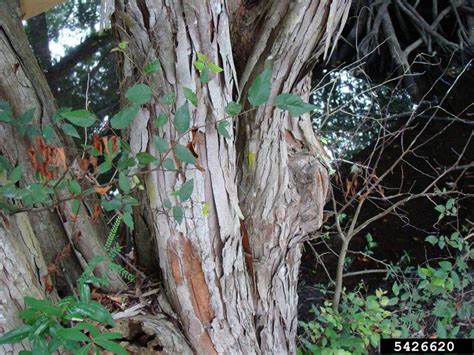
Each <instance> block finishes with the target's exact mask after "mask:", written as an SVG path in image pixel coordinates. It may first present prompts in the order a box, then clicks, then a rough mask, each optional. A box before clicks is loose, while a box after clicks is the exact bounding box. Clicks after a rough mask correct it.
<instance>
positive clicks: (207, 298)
mask: <svg viewBox="0 0 474 355" xmlns="http://www.w3.org/2000/svg"><path fill="white" fill-rule="evenodd" d="M348 9H349V1H345V0H338V1H266V2H263V1H262V2H259V1H227V2H226V1H219V0H210V1H207V2H201V1H190V0H189V1H178V0H176V1H171V2H169V1H135V0H132V1H122V0H116V1H115V13H114V24H115V29H116V31H117V34H118V36H119V38H120V40H121V41H127V42H128V52H129V54H128V55H127V56H125V57H124V58H123V63H122V69H123V79H124V80H123V81H122V83H123V85H124V91H125V88H126V87H127V86H129V85H132V84H134V83H136V82H138V81H143V80H145V78H144V77H142V76H140V74H139V73H140V72H141V68H143V66H144V65H145V64H146V63H148V62H151V61H153V60H155V59H157V58H159V59H160V61H161V65H162V70H161V71H160V72H159V73H157V74H155V75H154V77H153V78H152V80H151V82H150V84H151V86H152V89H153V92H154V98H153V99H152V102H151V103H150V104H149V105H147V106H145V107H144V108H143V109H142V110H141V111H140V112H139V114H138V116H137V117H136V118H135V121H134V122H133V124H132V126H131V129H130V132H129V137H130V145H131V148H132V150H133V152H135V153H137V152H144V151H147V152H149V153H151V154H152V155H154V156H156V157H157V158H160V154H159V152H158V151H156V149H155V147H154V145H153V137H152V135H153V134H159V135H161V136H162V137H164V138H165V139H167V140H175V141H178V142H179V143H181V144H183V145H188V146H189V147H192V149H193V150H194V152H195V153H196V155H197V159H198V165H199V167H200V169H196V168H195V167H194V166H192V167H191V166H186V165H182V166H180V165H177V166H178V168H179V169H178V172H175V171H161V170H158V171H152V172H150V173H148V174H147V175H146V177H145V184H146V189H145V190H146V196H143V203H142V204H141V207H140V210H139V211H138V214H140V215H141V216H142V217H143V220H144V221H146V222H145V224H146V225H148V226H149V231H150V233H149V235H150V236H151V238H152V240H153V242H154V244H155V246H156V251H157V255H158V258H159V265H160V270H161V273H162V275H163V279H164V285H165V288H166V290H167V293H168V296H169V299H170V301H171V303H172V305H173V307H174V309H175V311H176V312H177V314H178V317H179V319H180V321H181V324H182V326H183V329H184V331H185V333H186V335H187V338H188V340H189V341H190V343H191V345H192V346H193V348H194V349H195V351H196V352H197V353H200V354H213V353H222V354H224V353H225V354H253V353H266V354H284V353H294V352H295V336H296V327H297V307H296V305H297V293H296V285H297V279H298V267H299V263H300V256H301V251H300V242H301V240H302V238H303V236H305V235H306V234H307V233H309V232H312V231H315V230H316V229H318V228H319V227H320V225H321V223H322V209H323V206H324V204H325V200H326V193H327V187H328V177H327V173H326V169H325V167H324V166H323V164H322V163H321V161H320V159H321V154H322V152H319V151H318V141H317V139H316V137H315V136H314V134H313V132H312V129H311V122H310V118H309V115H303V116H302V117H299V118H292V117H289V116H288V114H287V113H286V112H283V111H281V110H279V109H275V108H274V107H273V105H271V104H272V103H273V100H274V98H275V96H276V95H278V94H280V93H282V92H295V93H298V94H300V95H302V96H303V97H306V98H307V97H308V96H309V85H310V79H309V75H307V73H309V72H310V68H311V63H312V62H313V63H314V61H315V60H316V59H317V58H319V57H321V56H322V55H323V54H324V55H325V56H327V55H329V53H330V50H331V48H332V45H331V44H332V43H333V41H335V40H336V39H337V37H338V36H339V35H340V30H341V26H342V25H343V23H344V22H345V19H346V17H347V13H348ZM197 52H201V53H204V54H205V55H206V56H207V58H208V59H209V61H210V62H213V63H216V64H218V65H219V66H221V67H222V68H223V71H222V72H221V73H219V74H215V75H212V74H211V76H210V82H209V83H208V84H207V85H202V84H201V82H200V80H199V75H198V73H197V71H196V70H195V68H194V66H193V62H194V61H195V60H196V59H197ZM266 66H271V68H272V89H271V96H270V100H269V102H268V104H269V105H267V106H262V107H259V108H258V110H253V111H249V113H248V114H246V115H245V116H239V118H237V119H236V120H235V122H233V127H234V129H233V130H232V129H231V135H232V138H231V139H227V138H224V137H223V136H221V135H219V134H218V133H217V130H216V126H215V124H216V121H218V120H221V119H223V118H224V117H225V112H224V108H225V105H226V104H227V103H228V102H230V101H232V100H234V101H239V102H241V103H242V105H243V106H244V110H245V109H250V108H251V107H250V105H249V103H248V102H247V101H246V99H245V97H246V96H247V91H248V88H249V86H250V84H251V82H252V81H253V79H255V77H256V76H257V75H258V74H259V73H260V72H261V71H263V69H264V68H265V67H266ZM184 87H187V88H190V89H192V90H193V91H194V92H196V94H197V96H198V105H197V107H196V108H193V110H192V113H191V115H192V126H193V129H192V132H191V133H190V134H187V135H185V136H182V137H179V136H177V135H176V132H175V131H174V130H173V129H171V128H170V127H165V129H160V130H157V129H156V128H155V127H154V125H153V122H154V119H155V117H156V116H157V115H158V113H160V112H163V111H164V112H166V110H167V109H166V108H165V107H163V106H162V105H160V103H159V101H158V98H159V97H160V96H161V95H163V94H164V93H167V92H173V93H174V94H175V95H176V98H177V102H176V107H180V106H181V105H182V104H183V103H184V102H185V97H184V94H183V91H182V89H183V88H184ZM231 127H232V126H231ZM177 164H178V163H177ZM191 178H192V179H194V192H193V195H192V202H191V203H189V204H188V205H187V206H186V208H185V219H184V222H183V223H181V224H177V223H176V222H175V221H174V220H173V219H172V218H170V217H169V215H168V214H167V213H166V212H164V211H165V210H166V209H165V208H164V205H163V203H164V201H165V199H168V198H170V193H171V192H172V191H176V190H177V189H178V188H179V186H181V185H182V184H183V183H184V182H185V181H187V180H189V179H191ZM204 202H207V203H208V204H209V214H208V216H203V213H202V206H203V203H204Z"/></svg>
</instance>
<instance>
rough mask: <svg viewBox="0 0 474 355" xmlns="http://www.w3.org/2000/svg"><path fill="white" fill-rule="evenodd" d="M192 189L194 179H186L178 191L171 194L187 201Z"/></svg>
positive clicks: (182, 200)
mask: <svg viewBox="0 0 474 355" xmlns="http://www.w3.org/2000/svg"><path fill="white" fill-rule="evenodd" d="M193 189H194V179H190V180H188V181H186V182H185V183H184V184H183V185H182V186H181V187H180V188H179V190H178V191H175V192H173V193H172V194H171V195H173V196H178V197H179V200H180V201H181V202H184V201H187V200H189V199H190V198H191V195H192V193H193Z"/></svg>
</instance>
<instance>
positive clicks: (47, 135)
mask: <svg viewBox="0 0 474 355" xmlns="http://www.w3.org/2000/svg"><path fill="white" fill-rule="evenodd" d="M53 135H54V129H53V127H52V126H50V125H48V126H44V127H43V137H44V139H45V140H46V142H47V143H48V144H51V143H52V138H53Z"/></svg>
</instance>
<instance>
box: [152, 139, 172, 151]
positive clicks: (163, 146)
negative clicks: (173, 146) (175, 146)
mask: <svg viewBox="0 0 474 355" xmlns="http://www.w3.org/2000/svg"><path fill="white" fill-rule="evenodd" d="M153 142H154V143H155V147H156V149H157V150H158V151H159V152H160V153H166V152H167V151H168V149H169V144H168V142H167V141H166V140H164V139H163V138H161V137H160V136H153Z"/></svg>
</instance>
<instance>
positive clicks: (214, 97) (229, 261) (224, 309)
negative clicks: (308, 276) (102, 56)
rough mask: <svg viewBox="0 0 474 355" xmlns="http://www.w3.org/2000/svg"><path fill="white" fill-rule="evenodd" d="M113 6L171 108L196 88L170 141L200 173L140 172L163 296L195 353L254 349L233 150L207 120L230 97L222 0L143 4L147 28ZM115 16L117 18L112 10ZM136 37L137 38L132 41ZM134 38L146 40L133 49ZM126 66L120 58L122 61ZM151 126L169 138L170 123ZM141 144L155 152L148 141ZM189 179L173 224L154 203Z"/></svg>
mask: <svg viewBox="0 0 474 355" xmlns="http://www.w3.org/2000/svg"><path fill="white" fill-rule="evenodd" d="M116 4H117V6H116V7H117V9H118V10H119V14H123V13H126V14H127V16H128V20H127V22H126V23H125V22H124V23H122V22H119V24H120V27H121V28H124V29H127V30H129V31H130V32H129V33H127V34H125V35H124V37H123V39H125V38H137V39H139V43H137V44H133V43H132V44H131V45H132V47H131V48H140V50H141V51H142V53H143V52H145V53H149V56H151V57H157V58H159V59H160V60H161V62H162V73H161V74H159V75H157V77H156V79H157V81H158V82H154V83H153V85H154V86H155V88H156V94H157V95H161V94H163V93H165V92H168V91H172V92H174V93H175V94H176V98H177V102H176V105H175V108H177V107H180V106H181V105H182V104H183V103H184V102H185V98H184V95H183V91H182V89H183V88H184V87H188V88H190V89H192V90H193V91H195V92H196V94H197V96H198V107H197V108H195V109H194V108H193V109H192V110H191V115H192V126H194V127H196V130H195V131H194V132H193V134H192V135H191V134H190V135H187V136H185V137H182V138H181V139H180V143H181V144H184V145H186V144H188V143H189V142H190V141H191V140H192V144H193V147H194V150H195V151H196V152H197V154H198V155H199V156H198V161H199V165H201V166H202V167H203V168H204V171H203V172H200V171H199V170H197V169H195V168H194V167H191V166H189V167H188V166H186V165H182V173H176V172H172V171H171V172H162V171H161V172H158V173H154V174H150V175H149V176H147V178H146V190H147V195H148V203H150V205H151V207H152V211H153V216H152V217H151V218H152V219H153V220H152V221H150V222H152V223H150V225H154V229H155V238H156V243H157V251H158V255H159V259H160V267H161V270H162V273H163V277H164V282H165V285H166V289H167V290H168V293H169V298H170V300H171V303H172V304H173V306H174V308H175V309H176V311H177V313H178V315H179V316H180V320H181V322H182V323H183V328H184V329H185V331H186V333H187V335H188V338H189V340H190V342H191V344H192V345H193V347H194V348H195V350H196V351H197V352H198V353H209V352H212V350H214V351H216V352H218V353H233V354H238V353H241V354H251V353H254V352H258V344H257V342H256V337H255V331H254V329H253V313H254V312H253V306H252V296H251V293H250V292H249V284H248V279H247V275H246V271H245V266H244V261H243V254H242V250H241V241H240V238H241V237H240V231H239V226H240V224H239V217H241V214H240V209H239V206H238V197H237V189H236V185H235V180H236V178H235V172H236V168H235V149H234V146H233V142H232V141H231V140H227V139H225V138H223V137H222V136H220V135H218V133H217V130H216V127H215V124H216V121H217V120H220V119H222V118H224V107H225V104H226V103H227V102H229V101H231V100H232V94H233V90H234V89H235V87H236V78H235V77H234V75H235V68H234V64H233V59H232V58H233V57H232V52H231V48H232V46H231V44H230V41H229V37H228V36H225V35H223V34H226V33H227V34H228V33H229V29H228V26H229V23H228V19H227V13H226V8H225V6H224V3H223V2H221V1H217V0H213V1H209V2H208V3H207V4H205V5H204V6H203V3H202V2H199V1H174V2H171V3H166V4H165V3H161V2H157V3H153V4H151V3H148V12H149V14H150V19H154V18H156V19H160V20H157V21H156V22H153V21H151V22H150V23H155V27H153V28H150V30H149V31H148V32H147V33H146V32H144V31H141V33H136V32H135V31H137V30H139V29H141V26H140V25H139V24H129V23H128V21H129V20H130V19H133V20H134V21H141V20H140V18H141V16H139V15H138V14H134V13H133V12H134V11H137V7H136V6H135V4H134V2H133V1H131V2H129V5H124V4H123V3H122V2H117V3H116ZM169 14H171V15H172V16H171V17H169V16H168V15H169ZM117 20H118V21H120V16H117ZM145 36H147V37H148V39H147V41H144V40H141V38H143V37H145ZM143 43H156V45H155V46H153V48H141V46H142V45H143ZM198 51H199V52H202V53H204V54H205V55H206V56H207V57H208V59H209V61H210V62H213V63H219V64H220V65H221V66H222V67H223V69H224V71H223V72H222V73H221V74H219V75H216V74H213V73H210V82H209V83H208V84H207V85H202V84H201V83H200V80H199V75H198V73H197V72H196V70H195V68H194V65H193V62H194V61H195V60H196V59H197V52H198ZM132 55H133V56H134V51H133V52H132ZM127 65H130V64H124V67H126V66H127ZM131 73H133V70H128V71H126V72H125V75H127V74H131ZM137 80H141V78H139V77H135V76H132V75H131V76H130V77H129V78H128V79H127V81H129V82H130V83H132V82H133V81H137ZM155 99H157V97H155ZM154 106H155V108H156V112H160V111H163V110H165V111H166V110H167V108H166V107H163V106H161V105H160V104H159V103H158V101H157V100H156V101H155V102H154ZM190 108H191V106H190ZM134 130H135V131H136V130H137V128H136V126H135V125H134V126H133V127H132V128H131V133H130V135H131V137H133V136H134V135H141V134H143V132H134ZM154 133H155V134H160V135H162V136H163V137H165V138H166V139H176V138H175V137H176V136H175V133H174V130H172V129H171V128H170V127H166V128H165V129H163V130H160V131H159V132H154ZM148 149H149V152H150V153H151V154H156V156H159V154H158V152H156V150H155V149H154V148H153V147H149V148H148ZM191 178H193V179H194V192H193V196H192V203H191V206H189V205H185V207H186V208H185V220H184V221H183V223H181V225H177V224H176V222H175V221H173V220H172V218H169V217H167V216H166V215H165V214H163V213H162V212H161V211H162V209H163V201H164V200H165V199H167V198H169V194H170V192H172V191H175V190H177V189H178V188H179V186H180V185H181V184H182V183H184V182H185V181H187V180H188V179H191ZM175 202H176V201H174V203H175ZM203 202H207V203H208V204H209V215H208V216H207V217H205V216H203V214H202V206H203V205H202V203H203ZM180 236H181V237H180ZM191 250H192V252H191ZM191 259H193V260H197V261H198V262H199V268H200V269H201V270H202V271H201V272H199V273H198V275H200V276H199V277H197V275H194V274H190V275H188V277H186V271H185V270H186V262H185V260H191ZM192 265H193V267H192V268H193V269H199V268H198V265H197V264H192ZM177 270H179V271H180V272H177ZM191 275H192V276H193V277H190V276H191ZM197 279H200V280H201V281H199V282H198V281H197ZM206 339H207V340H206Z"/></svg>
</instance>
